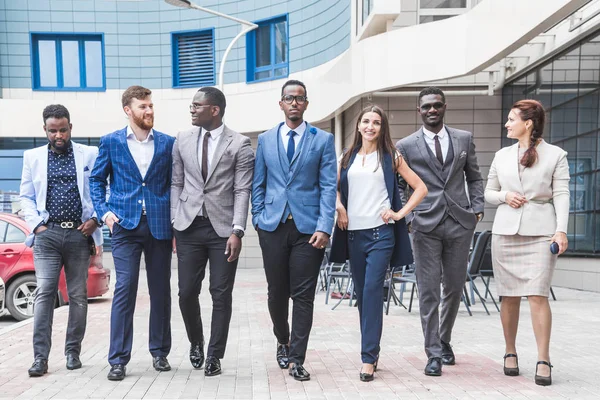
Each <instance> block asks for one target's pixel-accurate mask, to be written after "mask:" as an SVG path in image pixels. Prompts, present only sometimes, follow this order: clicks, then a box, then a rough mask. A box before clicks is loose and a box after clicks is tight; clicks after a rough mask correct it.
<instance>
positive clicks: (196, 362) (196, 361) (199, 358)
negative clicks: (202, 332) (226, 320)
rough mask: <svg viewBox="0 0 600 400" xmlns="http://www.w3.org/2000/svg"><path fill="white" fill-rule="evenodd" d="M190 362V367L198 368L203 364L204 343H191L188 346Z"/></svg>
mask: <svg viewBox="0 0 600 400" xmlns="http://www.w3.org/2000/svg"><path fill="white" fill-rule="evenodd" d="M190 362H191V363H192V367H194V368H196V369H199V368H202V364H204V343H192V346H191V347H190Z"/></svg>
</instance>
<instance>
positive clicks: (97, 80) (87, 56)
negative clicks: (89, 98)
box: [31, 32, 106, 92]
mask: <svg viewBox="0 0 600 400" xmlns="http://www.w3.org/2000/svg"><path fill="white" fill-rule="evenodd" d="M31 69H32V74H31V77H32V88H33V89H34V90H53V91H54V90H56V91H61V90H62V91H93V92H98V91H104V90H106V73H105V64H104V35H103V34H101V33H100V34H98V33H33V32H32V33H31Z"/></svg>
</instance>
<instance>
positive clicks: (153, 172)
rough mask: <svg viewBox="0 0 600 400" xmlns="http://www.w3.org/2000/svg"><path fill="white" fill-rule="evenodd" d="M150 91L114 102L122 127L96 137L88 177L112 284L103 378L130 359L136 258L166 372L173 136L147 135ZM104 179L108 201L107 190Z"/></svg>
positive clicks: (133, 91) (117, 373)
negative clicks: (123, 117)
mask: <svg viewBox="0 0 600 400" xmlns="http://www.w3.org/2000/svg"><path fill="white" fill-rule="evenodd" d="M151 94H152V92H151V91H150V90H149V89H146V88H143V87H141V86H131V87H130V88H128V89H127V90H126V91H125V92H124V93H123V97H122V105H123V110H124V111H125V113H126V114H127V116H128V117H129V125H128V126H127V127H125V128H123V129H121V130H119V131H116V132H113V133H110V134H108V135H105V136H103V137H102V138H101V139H100V150H99V154H98V158H97V159H96V165H95V166H94V170H93V171H92V176H91V177H90V188H91V197H92V201H93V203H94V208H95V209H96V212H97V213H98V216H100V217H101V218H102V220H103V221H104V222H105V223H106V225H108V228H109V229H110V231H111V233H112V255H113V259H114V262H115V272H116V274H117V281H116V286H115V293H114V296H113V302H112V311H111V318H110V349H109V352H108V362H109V363H110V365H111V369H110V372H109V373H108V379H109V380H122V379H123V378H125V372H126V369H125V366H126V365H127V363H128V362H129V359H130V358H131V347H132V342H133V312H134V310H135V301H136V296H137V288H138V278H139V271H140V258H141V255H142V252H143V253H144V260H145V263H146V274H147V276H148V289H149V293H150V340H149V342H150V343H149V346H150V354H151V355H152V357H153V360H152V364H153V367H154V368H155V369H156V370H157V371H169V370H170V369H171V366H170V365H169V362H168V361H167V355H168V354H169V351H170V350H171V287H170V279H171V250H172V244H171V243H172V242H171V240H172V228H171V218H170V197H169V194H170V190H171V153H172V150H173V143H174V142H175V138H173V137H171V136H168V135H166V134H164V133H161V132H158V131H155V130H153V129H152V127H153V125H154V109H153V104H152V97H151ZM109 180H110V190H109V192H110V193H109V196H108V198H107V185H108V181H109Z"/></svg>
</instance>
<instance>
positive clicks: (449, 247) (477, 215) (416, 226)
mask: <svg viewBox="0 0 600 400" xmlns="http://www.w3.org/2000/svg"><path fill="white" fill-rule="evenodd" d="M417 112H418V113H419V114H420V115H421V118H422V119H423V127H422V128H421V129H419V130H418V131H417V132H415V133H413V134H412V135H410V136H408V137H406V138H404V139H402V140H400V141H398V143H397V144H396V147H397V148H398V150H399V151H400V153H401V154H402V157H404V159H405V160H406V162H407V163H408V165H409V166H410V168H412V170H413V171H415V173H416V174H417V175H419V177H420V178H421V179H422V180H423V181H424V182H425V184H426V185H427V189H429V194H428V195H427V196H426V197H425V199H423V201H422V202H421V204H419V205H418V206H417V207H416V208H415V209H414V211H413V213H412V214H411V215H410V216H407V222H408V223H410V225H409V226H410V229H411V230H412V233H413V248H414V253H415V254H414V256H415V263H416V275H417V286H418V288H419V309H420V312H421V324H422V326H423V334H424V336H425V352H426V354H427V357H428V362H427V366H426V367H425V375H431V376H440V375H441V374H442V363H443V364H446V365H453V364H454V363H455V357H454V352H453V351H452V347H451V346H450V339H451V335H452V327H453V326H454V321H455V319H456V314H457V313H458V308H459V306H460V298H461V294H462V290H463V287H464V285H465V279H466V273H467V263H468V255H469V246H470V243H471V238H472V237H473V232H474V230H475V226H476V225H477V222H479V221H480V220H481V218H483V206H484V199H483V179H482V177H481V173H480V172H479V166H478V165H477V156H476V155H475V144H474V143H473V134H471V133H470V132H466V131H462V130H459V129H454V128H450V127H449V126H445V125H444V113H445V112H446V98H445V96H444V93H443V92H442V91H441V90H440V89H438V88H436V87H428V88H426V89H424V90H422V91H421V93H420V94H419V107H418V108H417ZM465 181H466V186H467V187H468V191H469V193H468V195H467V193H466V191H465ZM400 190H401V191H402V192H403V195H404V197H405V198H408V195H409V194H410V193H408V192H409V190H410V188H407V185H406V182H401V183H400ZM440 283H441V284H442V286H443V295H442V296H441V303H442V311H441V317H440V315H439V313H438V307H439V305H440V292H441V290H440Z"/></svg>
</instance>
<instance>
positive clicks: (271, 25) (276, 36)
mask: <svg viewBox="0 0 600 400" xmlns="http://www.w3.org/2000/svg"><path fill="white" fill-rule="evenodd" d="M256 24H257V25H258V28H257V29H254V30H253V31H251V32H248V34H247V36H246V52H247V57H246V59H247V63H248V65H247V69H246V71H247V76H246V78H247V81H248V82H260V81H267V80H273V79H280V78H285V77H287V76H288V75H289V56H288V52H289V45H288V44H289V36H288V23H287V15H285V16H283V17H277V18H272V19H269V20H265V21H260V22H257V23H256Z"/></svg>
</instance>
